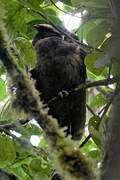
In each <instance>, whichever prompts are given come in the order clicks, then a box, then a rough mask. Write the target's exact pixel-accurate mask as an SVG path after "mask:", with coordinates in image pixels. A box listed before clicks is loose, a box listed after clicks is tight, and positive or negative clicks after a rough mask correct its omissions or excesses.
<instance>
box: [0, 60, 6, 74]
mask: <svg viewBox="0 0 120 180" xmlns="http://www.w3.org/2000/svg"><path fill="white" fill-rule="evenodd" d="M4 73H5V68H4V66H3V65H2V64H1V62H0V76H1V75H3V74H4Z"/></svg>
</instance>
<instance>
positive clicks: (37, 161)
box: [30, 159, 41, 172]
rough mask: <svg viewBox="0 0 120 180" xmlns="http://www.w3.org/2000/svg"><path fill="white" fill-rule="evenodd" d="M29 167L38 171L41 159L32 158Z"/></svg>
mask: <svg viewBox="0 0 120 180" xmlns="http://www.w3.org/2000/svg"><path fill="white" fill-rule="evenodd" d="M30 169H31V170H32V171H34V172H40V170H41V160H40V159H33V160H32V161H31V163H30Z"/></svg>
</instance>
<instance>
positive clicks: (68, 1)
mask: <svg viewBox="0 0 120 180" xmlns="http://www.w3.org/2000/svg"><path fill="white" fill-rule="evenodd" d="M60 1H61V2H63V3H65V4H68V5H72V4H71V0H60Z"/></svg>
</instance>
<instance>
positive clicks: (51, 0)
mask: <svg viewBox="0 0 120 180" xmlns="http://www.w3.org/2000/svg"><path fill="white" fill-rule="evenodd" d="M50 2H51V3H52V4H53V5H54V6H55V7H56V8H57V9H58V10H59V11H61V12H63V13H65V14H68V15H71V16H74V17H76V18H79V19H81V17H79V16H76V15H74V14H71V13H69V12H67V11H64V10H63V9H61V8H59V7H58V6H57V5H56V4H55V2H54V1H53V0H50Z"/></svg>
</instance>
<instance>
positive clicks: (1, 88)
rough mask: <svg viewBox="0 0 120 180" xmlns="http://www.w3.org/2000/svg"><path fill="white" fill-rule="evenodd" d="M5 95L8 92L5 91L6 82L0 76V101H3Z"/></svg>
mask: <svg viewBox="0 0 120 180" xmlns="http://www.w3.org/2000/svg"><path fill="white" fill-rule="evenodd" d="M7 96H8V93H7V91H6V84H5V82H4V81H3V80H2V79H1V78H0V101H3V100H4V99H5V98H6V97H7Z"/></svg>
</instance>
